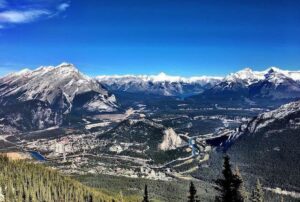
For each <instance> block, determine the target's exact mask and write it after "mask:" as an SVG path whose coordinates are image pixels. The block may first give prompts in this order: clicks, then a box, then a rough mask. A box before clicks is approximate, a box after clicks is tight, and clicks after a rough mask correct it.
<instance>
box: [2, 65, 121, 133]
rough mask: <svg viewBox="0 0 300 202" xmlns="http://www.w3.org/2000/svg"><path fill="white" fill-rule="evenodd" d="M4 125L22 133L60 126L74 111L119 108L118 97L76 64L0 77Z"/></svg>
mask: <svg viewBox="0 0 300 202" xmlns="http://www.w3.org/2000/svg"><path fill="white" fill-rule="evenodd" d="M0 107H1V108H0V119H1V123H3V124H8V125H12V126H14V127H16V128H18V129H19V130H27V131H28V130H39V129H44V128H47V127H51V126H55V125H60V124H62V122H63V119H64V116H65V115H67V114H70V113H72V112H75V111H76V112H77V113H100V112H111V111H115V110H116V109H117V105H116V100H115V97H114V96H113V95H111V94H109V92H108V91H107V90H106V89H104V88H103V87H102V86H101V84H100V83H99V82H98V81H97V80H95V79H92V78H90V77H88V76H85V75H83V74H82V73H80V72H79V70H78V69H76V67H75V66H74V65H72V64H68V63H62V64H61V65H58V66H56V67H53V66H49V67H40V68H38V69H35V70H28V69H26V70H22V71H20V72H16V73H12V74H9V75H7V76H5V77H2V78H0Z"/></svg>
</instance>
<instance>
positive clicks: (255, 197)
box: [250, 179, 264, 202]
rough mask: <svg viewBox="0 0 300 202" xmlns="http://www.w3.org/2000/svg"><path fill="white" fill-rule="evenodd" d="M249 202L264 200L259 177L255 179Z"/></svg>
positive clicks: (261, 201)
mask: <svg viewBox="0 0 300 202" xmlns="http://www.w3.org/2000/svg"><path fill="white" fill-rule="evenodd" d="M250 200H251V202H263V201H264V192H263V190H262V185H261V183H260V181H259V179H257V181H256V185H255V188H254V190H253V191H252V195H251V199H250Z"/></svg>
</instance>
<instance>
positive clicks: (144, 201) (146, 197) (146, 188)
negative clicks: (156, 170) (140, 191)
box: [143, 185, 149, 202]
mask: <svg viewBox="0 0 300 202" xmlns="http://www.w3.org/2000/svg"><path fill="white" fill-rule="evenodd" d="M143 202H149V198H148V187H147V185H145V189H144V199H143Z"/></svg>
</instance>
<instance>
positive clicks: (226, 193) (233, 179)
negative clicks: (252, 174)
mask: <svg viewBox="0 0 300 202" xmlns="http://www.w3.org/2000/svg"><path fill="white" fill-rule="evenodd" d="M222 174H223V178H222V179H217V180H216V181H215V182H216V185H217V186H216V187H215V188H216V190H217V191H218V192H219V193H220V195H219V196H217V197H216V202H243V201H244V198H243V196H242V193H240V190H241V185H242V183H243V181H242V179H241V178H240V177H239V176H238V175H236V174H234V173H233V172H232V170H231V165H230V158H229V156H227V155H226V156H224V164H223V171H222Z"/></svg>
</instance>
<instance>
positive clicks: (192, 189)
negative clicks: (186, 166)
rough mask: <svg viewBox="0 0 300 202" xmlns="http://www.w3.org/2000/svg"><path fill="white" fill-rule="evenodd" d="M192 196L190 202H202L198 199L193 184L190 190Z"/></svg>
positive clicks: (189, 198) (189, 197)
mask: <svg viewBox="0 0 300 202" xmlns="http://www.w3.org/2000/svg"><path fill="white" fill-rule="evenodd" d="M189 193H190V195H189V196H188V202H200V201H199V200H198V199H197V198H198V196H197V195H196V194H197V190H196V188H195V185H194V183H193V182H191V184H190V190H189Z"/></svg>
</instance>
